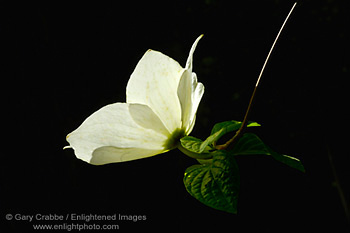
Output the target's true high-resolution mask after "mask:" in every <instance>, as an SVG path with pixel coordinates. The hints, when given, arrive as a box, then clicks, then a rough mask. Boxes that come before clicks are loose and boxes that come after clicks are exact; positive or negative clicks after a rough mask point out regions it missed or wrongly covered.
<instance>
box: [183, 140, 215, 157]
mask: <svg viewBox="0 0 350 233" xmlns="http://www.w3.org/2000/svg"><path fill="white" fill-rule="evenodd" d="M177 148H178V149H179V150H180V151H181V152H182V153H184V154H185V155H187V156H188V157H190V158H193V159H211V158H213V155H212V154H211V153H195V152H192V151H189V150H187V149H186V148H185V147H183V146H182V145H181V143H179V145H178V146H177Z"/></svg>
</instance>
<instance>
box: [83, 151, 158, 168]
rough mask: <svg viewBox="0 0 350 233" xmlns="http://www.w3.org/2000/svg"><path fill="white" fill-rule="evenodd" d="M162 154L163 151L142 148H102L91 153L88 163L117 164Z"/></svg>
mask: <svg viewBox="0 0 350 233" xmlns="http://www.w3.org/2000/svg"><path fill="white" fill-rule="evenodd" d="M163 152H164V151H162V150H149V149H143V148H142V149H141V148H118V147H113V146H104V147H100V148H97V149H96V150H94V151H93V153H92V158H91V160H90V163H91V164H94V165H102V164H107V163H118V162H124V161H130V160H135V159H139V158H147V157H150V156H153V155H156V154H160V153H163Z"/></svg>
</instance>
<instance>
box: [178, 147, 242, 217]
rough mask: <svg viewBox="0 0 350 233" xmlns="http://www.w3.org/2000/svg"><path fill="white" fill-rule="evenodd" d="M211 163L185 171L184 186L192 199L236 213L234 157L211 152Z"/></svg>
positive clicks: (237, 190)
mask: <svg viewBox="0 0 350 233" xmlns="http://www.w3.org/2000/svg"><path fill="white" fill-rule="evenodd" d="M213 154H214V156H213V159H212V162H211V163H209V164H203V165H199V164H197V165H193V166H191V167H189V168H187V169H186V171H185V175H184V180H183V181H184V185H185V187H186V190H187V191H188V192H189V194H191V195H192V196H193V197H194V198H196V199H197V200H199V201H200V202H202V203H203V204H205V205H207V206H210V207H212V208H214V209H218V210H223V211H226V212H229V213H237V200H238V192H239V172H238V166H237V163H236V161H235V159H234V157H233V156H232V155H231V156H230V154H229V153H228V152H226V151H224V150H221V151H215V152H213Z"/></svg>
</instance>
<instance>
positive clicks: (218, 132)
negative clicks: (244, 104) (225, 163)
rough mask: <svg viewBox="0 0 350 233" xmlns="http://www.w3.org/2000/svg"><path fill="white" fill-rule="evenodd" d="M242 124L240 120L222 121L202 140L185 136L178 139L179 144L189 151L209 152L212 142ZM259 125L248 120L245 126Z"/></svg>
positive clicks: (211, 148)
mask: <svg viewBox="0 0 350 233" xmlns="http://www.w3.org/2000/svg"><path fill="white" fill-rule="evenodd" d="M241 125H242V122H240V121H224V122H221V123H217V124H215V125H214V127H213V129H212V131H211V135H210V136H209V137H208V138H207V139H205V141H202V140H201V139H198V138H195V137H192V136H185V137H183V138H181V139H180V142H181V145H182V146H183V147H184V148H186V149H187V150H189V151H192V152H195V153H209V152H210V151H211V150H213V149H214V147H213V146H212V144H213V143H214V142H217V141H218V140H219V139H220V138H221V137H222V136H223V135H225V134H226V133H229V132H232V131H235V130H238V129H239V128H240V127H241ZM253 126H260V125H259V124H258V123H256V122H250V123H249V124H248V125H247V127H253Z"/></svg>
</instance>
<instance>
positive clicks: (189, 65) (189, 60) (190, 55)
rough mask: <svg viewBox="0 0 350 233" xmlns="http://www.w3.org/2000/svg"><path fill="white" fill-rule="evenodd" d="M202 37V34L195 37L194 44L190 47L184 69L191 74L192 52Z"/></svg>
mask: <svg viewBox="0 0 350 233" xmlns="http://www.w3.org/2000/svg"><path fill="white" fill-rule="evenodd" d="M202 37H203V34H202V35H200V36H198V37H197V39H196V40H195V42H194V43H193V45H192V47H191V50H190V54H189V56H188V58H187V62H186V67H185V69H188V70H191V72H192V60H193V53H194V50H196V47H197V44H198V42H199V40H200V39H201V38H202Z"/></svg>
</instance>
